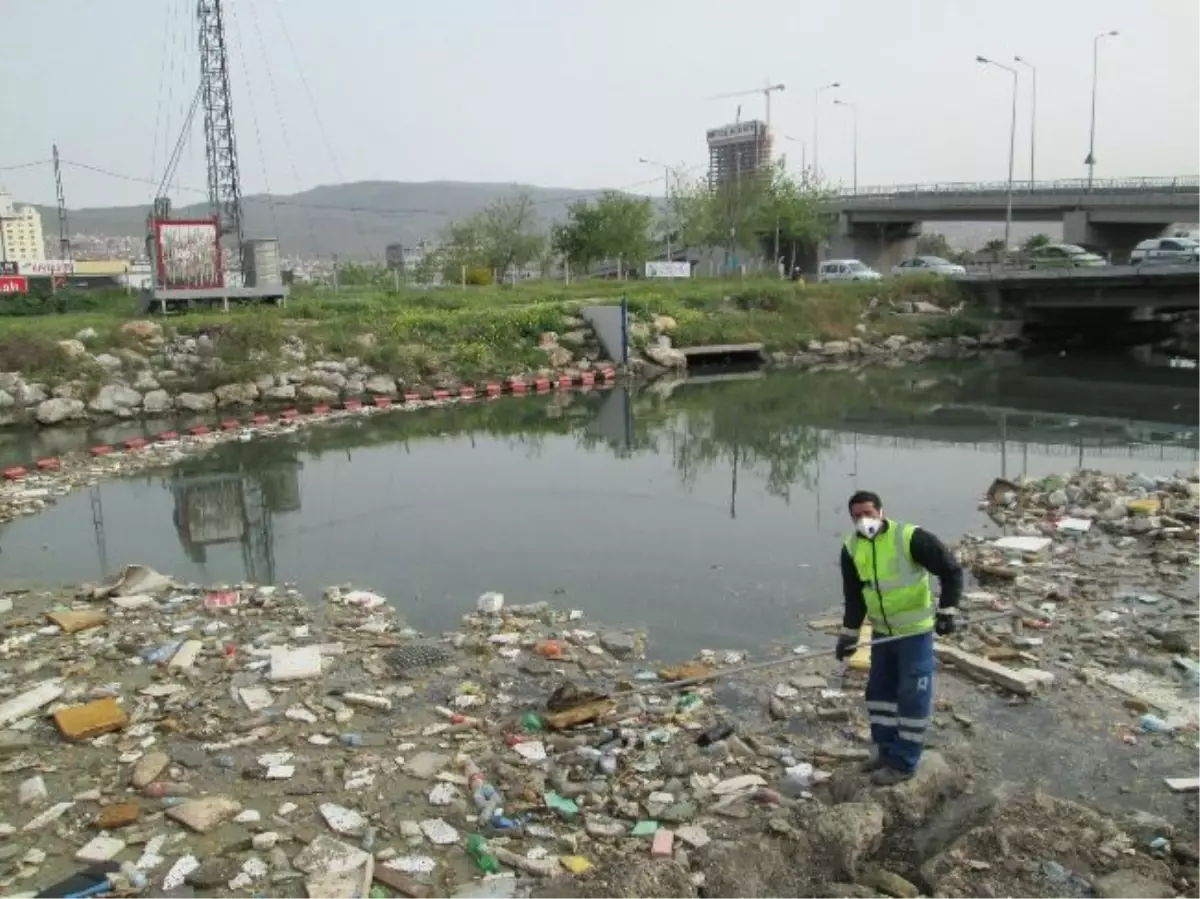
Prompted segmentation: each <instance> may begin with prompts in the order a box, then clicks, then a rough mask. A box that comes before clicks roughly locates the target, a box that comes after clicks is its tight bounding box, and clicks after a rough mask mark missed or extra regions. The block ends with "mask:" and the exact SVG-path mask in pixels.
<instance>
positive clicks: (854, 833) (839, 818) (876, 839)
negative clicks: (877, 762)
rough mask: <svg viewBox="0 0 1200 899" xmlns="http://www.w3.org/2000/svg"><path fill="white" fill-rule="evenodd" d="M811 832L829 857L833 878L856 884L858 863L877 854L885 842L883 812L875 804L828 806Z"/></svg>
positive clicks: (855, 803) (861, 803) (848, 803)
mask: <svg viewBox="0 0 1200 899" xmlns="http://www.w3.org/2000/svg"><path fill="white" fill-rule="evenodd" d="M809 832H810V833H811V834H812V835H813V836H814V837H815V838H816V840H817V842H818V843H819V844H820V845H821V847H822V851H823V852H825V853H827V854H828V861H829V863H830V864H831V865H832V866H833V874H834V875H837V876H840V875H845V876H847V877H849V878H850V880H855V879H856V878H857V877H858V870H859V869H858V866H859V862H861V861H862V860H863V859H864V858H867V857H869V856H870V855H871V854H872V853H874V852H875V851H876V850H878V849H879V845H880V843H881V841H882V840H883V809H882V808H880V807H879V806H878V805H876V804H875V803H874V802H843V803H842V804H841V805H831V806H825V807H824V808H822V809H821V811H820V812H819V813H818V814H817V816H816V818H815V819H813V821H812V822H811V825H810V831H809Z"/></svg>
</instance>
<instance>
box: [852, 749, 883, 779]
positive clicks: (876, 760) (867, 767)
mask: <svg viewBox="0 0 1200 899" xmlns="http://www.w3.org/2000/svg"><path fill="white" fill-rule="evenodd" d="M886 767H887V759H885V758H884V757H883V753H881V752H880V751H879V747H875V748H874V749H872V750H871V757H870V758H869V759H867V760H866V761H865V762H863V763H862V764H861V765H859V768H858V770H859V771H862V772H863V773H864V774H872V773H874V772H875V771H878V770H880V769H881V768H886Z"/></svg>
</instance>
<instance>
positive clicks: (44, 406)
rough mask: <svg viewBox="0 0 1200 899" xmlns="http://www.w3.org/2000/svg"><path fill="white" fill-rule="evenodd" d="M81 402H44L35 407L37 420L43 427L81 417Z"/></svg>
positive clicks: (54, 400) (57, 400) (66, 400)
mask: <svg viewBox="0 0 1200 899" xmlns="http://www.w3.org/2000/svg"><path fill="white" fill-rule="evenodd" d="M83 410H84V407H83V401H82V400H68V399H62V398H59V399H53V400H45V401H44V402H42V403H41V404H39V405H38V407H37V413H36V414H37V420H38V421H39V422H40V423H42V424H44V425H56V424H58V423H59V422H63V421H71V420H72V419H76V418H82V417H83Z"/></svg>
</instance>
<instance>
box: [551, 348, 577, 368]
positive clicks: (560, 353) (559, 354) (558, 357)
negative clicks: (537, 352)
mask: <svg viewBox="0 0 1200 899" xmlns="http://www.w3.org/2000/svg"><path fill="white" fill-rule="evenodd" d="M546 354H547V356H549V359H550V364H551V365H552V366H553V367H554V368H565V367H566V366H568V365H570V364H571V360H572V359H574V356H572V355H571V351H570V350H568V349H567V348H566V347H563V346H553V347H551V348H550V349H549V350H547V353H546Z"/></svg>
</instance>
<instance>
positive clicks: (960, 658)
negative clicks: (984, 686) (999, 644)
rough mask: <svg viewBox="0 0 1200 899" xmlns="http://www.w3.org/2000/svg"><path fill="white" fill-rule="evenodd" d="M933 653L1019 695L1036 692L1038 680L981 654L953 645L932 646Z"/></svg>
mask: <svg viewBox="0 0 1200 899" xmlns="http://www.w3.org/2000/svg"><path fill="white" fill-rule="evenodd" d="M934 653H935V654H936V655H937V657H938V658H939V659H941V660H942V661H943V662H949V663H950V664H951V665H953V666H954V667H956V668H958V669H960V670H961V671H963V673H965V674H968V675H970V676H971V677H974V678H976V679H979V680H986V681H989V682H991V683H993V684H996V685H997V686H1000V687H1003V688H1004V689H1006V690H1011V691H1012V692H1013V693H1016V694H1018V695H1020V696H1032V695H1033V693H1034V692H1036V690H1037V687H1038V682H1037V680H1036V679H1035V678H1032V677H1030V676H1028V675H1026V674H1022V673H1021V672H1020V671H1015V670H1013V669H1012V668H1007V667H1005V666H1004V665H999V664H997V663H995V662H993V661H991V660H990V659H986V658H984V657H983V656H979V655H975V653H973V652H967V651H966V650H964V649H958V648H957V647H954V646H943V645H942V644H940V643H939V644H937V645H935V646H934Z"/></svg>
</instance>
